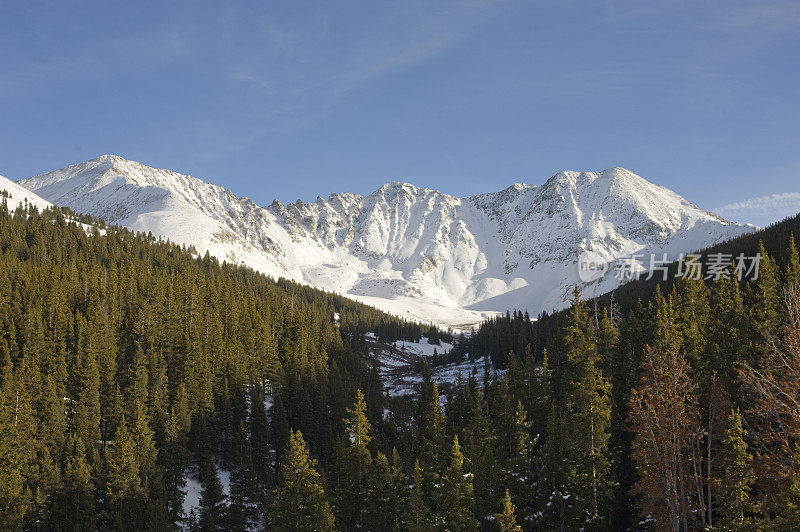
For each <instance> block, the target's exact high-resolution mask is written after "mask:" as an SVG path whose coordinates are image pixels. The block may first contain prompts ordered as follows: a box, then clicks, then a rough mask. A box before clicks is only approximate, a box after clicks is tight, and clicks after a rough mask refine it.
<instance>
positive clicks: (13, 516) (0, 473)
mask: <svg viewBox="0 0 800 532" xmlns="http://www.w3.org/2000/svg"><path fill="white" fill-rule="evenodd" d="M22 373H23V372H22V370H21V369H18V370H14V369H13V368H12V367H11V363H10V361H9V360H7V361H6V364H5V368H4V369H3V382H2V387H0V457H2V459H1V460H0V522H2V523H4V526H7V527H8V528H9V529H22V525H23V521H24V519H25V516H26V514H27V513H28V511H29V510H30V509H31V507H32V505H33V498H32V493H31V490H30V484H31V480H32V478H31V477H32V474H33V472H34V464H35V459H36V456H35V453H34V446H33V445H32V443H33V442H34V441H35V419H34V412H33V409H32V405H31V401H30V396H29V395H28V391H27V390H28V387H27V382H26V380H25V379H24V376H23V374H22Z"/></svg>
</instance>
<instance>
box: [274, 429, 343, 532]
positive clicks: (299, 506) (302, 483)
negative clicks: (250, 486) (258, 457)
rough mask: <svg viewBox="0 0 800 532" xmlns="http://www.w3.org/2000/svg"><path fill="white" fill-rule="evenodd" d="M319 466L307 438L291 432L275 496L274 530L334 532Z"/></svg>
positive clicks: (331, 514) (331, 515)
mask: <svg viewBox="0 0 800 532" xmlns="http://www.w3.org/2000/svg"><path fill="white" fill-rule="evenodd" d="M316 467H317V462H316V460H312V459H311V458H310V457H309V454H308V448H307V447H306V442H305V440H304V439H303V435H302V434H301V433H300V432H299V431H298V432H294V431H290V433H289V446H288V448H287V449H286V453H285V456H284V461H283V465H282V466H281V473H280V479H279V482H278V485H277V487H276V488H275V490H274V491H273V494H272V505H271V506H270V510H269V514H268V520H267V524H268V527H269V528H271V529H272V530H293V531H304V530H320V531H325V530H333V529H334V519H333V513H332V512H331V508H330V505H329V504H328V501H327V500H326V497H325V491H324V489H323V487H322V481H321V478H320V474H319V473H318V472H317V471H316Z"/></svg>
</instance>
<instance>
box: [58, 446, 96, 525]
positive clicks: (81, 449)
mask: <svg viewBox="0 0 800 532" xmlns="http://www.w3.org/2000/svg"><path fill="white" fill-rule="evenodd" d="M85 449H86V446H85V445H84V443H83V442H82V441H80V439H79V438H78V437H77V436H74V435H73V436H70V438H69V441H68V442H67V457H66V466H65V470H64V482H63V487H62V489H61V490H60V492H59V495H58V498H57V501H56V502H55V508H54V509H53V515H52V522H51V523H50V525H51V526H52V527H54V528H55V527H58V528H63V529H66V530H87V531H88V530H94V529H95V527H96V519H95V493H94V483H93V482H92V472H91V469H90V468H89V464H88V462H87V461H86V457H85V452H86V451H85Z"/></svg>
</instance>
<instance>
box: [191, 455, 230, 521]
mask: <svg viewBox="0 0 800 532" xmlns="http://www.w3.org/2000/svg"><path fill="white" fill-rule="evenodd" d="M198 476H199V480H200V485H201V486H202V492H201V493H200V508H199V510H198V518H199V519H198V523H199V527H200V530H203V531H207V530H223V528H224V526H225V524H226V523H225V516H226V514H227V508H228V505H227V497H226V496H225V492H224V490H223V488H222V482H221V481H220V480H219V475H218V474H217V466H216V464H215V463H214V459H213V457H211V456H208V455H207V456H205V457H201V459H200V464H199V475H198Z"/></svg>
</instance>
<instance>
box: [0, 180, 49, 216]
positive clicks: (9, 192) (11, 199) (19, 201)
mask: <svg viewBox="0 0 800 532" xmlns="http://www.w3.org/2000/svg"><path fill="white" fill-rule="evenodd" d="M2 201H5V203H6V206H7V207H8V210H9V211H15V210H16V209H17V207H19V206H20V205H23V206H24V205H26V204H27V205H29V206H35V207H36V208H37V209H39V210H40V211H43V210H45V209H48V208H50V207H52V206H53V204H52V203H50V202H49V201H47V200H44V199H42V198H40V197H39V196H37V195H36V194H34V193H33V192H31V191H30V190H28V189H27V188H25V187H21V186H20V185H18V184H17V183H14V182H13V181H11V180H10V179H7V178H5V177H3V176H1V175H0V202H2Z"/></svg>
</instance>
